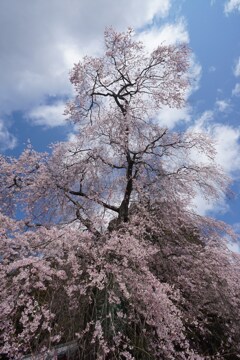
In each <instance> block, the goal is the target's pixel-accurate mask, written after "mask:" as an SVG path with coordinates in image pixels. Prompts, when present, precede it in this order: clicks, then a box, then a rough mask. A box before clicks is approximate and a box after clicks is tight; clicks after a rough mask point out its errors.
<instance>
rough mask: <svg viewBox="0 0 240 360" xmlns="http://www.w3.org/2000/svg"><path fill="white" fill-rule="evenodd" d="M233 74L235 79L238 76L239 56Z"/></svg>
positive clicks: (239, 69) (239, 71)
mask: <svg viewBox="0 0 240 360" xmlns="http://www.w3.org/2000/svg"><path fill="white" fill-rule="evenodd" d="M233 73H234V75H235V76H236V77H238V76H240V56H239V58H238V60H237V61H236V64H235V67H234V70H233Z"/></svg>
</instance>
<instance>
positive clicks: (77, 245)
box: [0, 28, 240, 360]
mask: <svg viewBox="0 0 240 360" xmlns="http://www.w3.org/2000/svg"><path fill="white" fill-rule="evenodd" d="M188 59H189V50H188V48H187V47H186V46H185V45H174V46H173V45H172V46H166V45H160V46H159V47H158V48H157V49H155V50H154V51H153V52H152V53H148V52H147V51H145V49H144V47H143V44H142V43H141V42H137V41H136V40H135V38H134V33H133V31H132V30H128V31H127V32H125V33H117V32H115V31H114V30H113V29H112V28H110V29H107V30H106V32H105V53H104V54H103V56H102V57H98V58H93V57H85V58H83V60H82V61H80V62H79V63H78V64H76V65H75V66H74V68H73V70H72V72H71V76H70V80H71V82H72V84H73V85H74V87H75V90H76V97H75V99H74V100H73V101H72V102H69V103H68V104H67V107H66V114H67V115H68V117H69V119H70V120H71V121H73V122H74V123H75V124H76V127H77V133H76V135H75V137H74V139H73V140H72V141H68V142H62V143H57V144H55V145H53V147H52V150H51V154H49V153H37V152H35V151H34V149H33V148H32V147H31V145H29V146H27V148H26V150H25V151H24V152H23V153H22V154H21V155H20V157H19V158H18V159H16V158H9V157H4V156H2V157H0V165H1V175H0V206H1V215H0V224H1V227H0V251H1V257H0V278H1V294H0V314H1V318H0V326H1V333H0V352H1V354H2V355H3V356H5V358H6V359H24V357H25V356H26V355H29V356H32V358H35V357H34V356H39V358H41V359H47V358H48V355H49V354H51V356H52V357H53V358H57V357H58V355H59V353H60V349H61V348H62V347H63V344H65V349H67V350H66V351H67V352H68V355H69V357H70V358H72V359H73V358H74V359H86V360H94V359H98V360H100V359H102V360H111V359H127V360H130V359H136V360H140V359H142V360H145V359H146V360H148V359H149V360H150V359H152V360H153V359H159V360H160V359H161V360H171V359H172V360H178V359H179V360H180V359H183V360H184V359H189V360H190V359H191V360H194V359H195V360H200V359H229V360H230V359H239V358H240V344H239V334H240V319H239V309H240V258H239V256H238V255H237V254H234V253H231V252H230V251H229V250H228V249H227V247H226V243H225V239H229V237H230V236H233V235H232V233H231V229H229V228H228V226H227V225H226V224H224V223H222V222H218V221H215V220H214V219H211V218H208V217H204V216H200V215H199V214H198V213H196V212H195V211H194V207H193V199H194V198H195V197H196V195H199V194H201V196H203V197H205V198H207V199H209V198H213V199H215V198H218V197H219V196H222V194H224V193H226V192H227V191H228V186H229V180H228V178H227V177H226V176H225V174H224V173H223V172H222V170H221V169H220V168H219V167H218V166H217V165H216V164H215V162H214V157H215V149H214V146H213V144H212V142H211V140H210V139H209V138H208V137H207V136H206V135H205V134H202V133H193V132H190V131H186V132H171V131H169V130H168V129H167V128H162V127H160V126H159V121H158V116H159V110H160V109H161V107H162V106H166V105H167V106H169V107H177V108H178V107H181V106H182V105H183V104H184V102H185V97H186V95H185V94H186V90H187V87H188V86H189V79H188V76H187V75H188ZM19 218H20V219H21V220H19ZM17 219H18V220H17ZM60 344H61V346H60Z"/></svg>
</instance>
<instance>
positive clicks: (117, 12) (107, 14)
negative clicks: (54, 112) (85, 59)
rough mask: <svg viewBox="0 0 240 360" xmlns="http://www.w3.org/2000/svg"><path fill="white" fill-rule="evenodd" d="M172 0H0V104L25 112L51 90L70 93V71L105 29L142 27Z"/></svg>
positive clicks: (95, 48) (7, 109) (162, 13)
mask: <svg viewBox="0 0 240 360" xmlns="http://www.w3.org/2000/svg"><path fill="white" fill-rule="evenodd" d="M170 5H171V0H149V1H146V2H141V5H140V6H139V1H138V0H122V1H121V2H118V1H112V0H101V1H95V0H81V1H79V0H72V1H71V2H69V1H68V0H51V1H48V0H41V1H33V2H29V0H21V2H19V1H18V0H11V1H1V2H0V24H1V25H0V30H1V36H0V48H1V57H0V69H4V71H2V73H1V83H0V109H1V112H2V113H11V112H12V111H14V110H21V111H26V110H28V109H29V108H32V107H35V106H37V105H39V103H44V99H45V98H46V96H48V95H57V96H65V95H66V96H71V94H72V87H71V85H70V83H69V81H68V72H69V70H70V68H71V67H72V66H73V63H74V62H77V61H78V60H79V57H81V56H82V55H84V54H94V53H95V54H96V53H97V52H98V51H99V48H100V46H101V44H102V36H103V31H104V29H105V27H106V26H110V25H113V26H114V27H115V28H116V29H117V30H120V31H121V30H124V29H126V28H127V27H128V26H132V27H134V28H140V27H143V26H145V25H146V24H147V23H151V22H152V20H153V18H154V16H157V17H164V16H166V15H167V14H168V11H169V9H170Z"/></svg>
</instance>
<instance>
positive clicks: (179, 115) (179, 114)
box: [158, 106, 191, 129]
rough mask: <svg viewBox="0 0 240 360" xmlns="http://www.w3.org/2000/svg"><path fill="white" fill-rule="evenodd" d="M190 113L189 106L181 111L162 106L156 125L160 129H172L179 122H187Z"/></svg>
mask: <svg viewBox="0 0 240 360" xmlns="http://www.w3.org/2000/svg"><path fill="white" fill-rule="evenodd" d="M190 113H191V108H190V106H185V107H183V108H181V109H175V108H169V107H168V106H164V107H163V108H162V109H161V110H160V111H159V113H158V123H159V125H160V126H162V127H165V126H166V127H167V128H168V129H172V128H174V126H176V125H177V124H178V123H179V122H189V121H190V119H191V116H190Z"/></svg>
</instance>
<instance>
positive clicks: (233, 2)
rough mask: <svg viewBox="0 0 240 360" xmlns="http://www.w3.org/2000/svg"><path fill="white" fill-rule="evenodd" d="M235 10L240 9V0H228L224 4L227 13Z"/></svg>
mask: <svg viewBox="0 0 240 360" xmlns="http://www.w3.org/2000/svg"><path fill="white" fill-rule="evenodd" d="M235 10H238V11H240V0H228V1H227V2H226V3H225V5H224V12H225V14H229V13H230V12H232V11H235Z"/></svg>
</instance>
